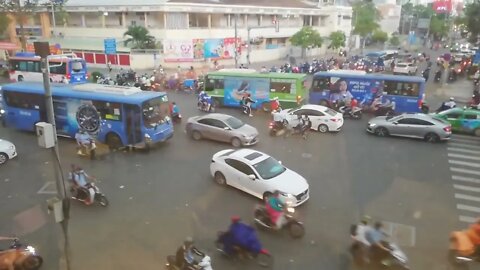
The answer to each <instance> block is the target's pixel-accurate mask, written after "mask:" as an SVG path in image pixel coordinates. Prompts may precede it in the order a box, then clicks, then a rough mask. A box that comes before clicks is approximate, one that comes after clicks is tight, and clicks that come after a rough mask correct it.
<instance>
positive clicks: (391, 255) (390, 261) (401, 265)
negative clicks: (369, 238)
mask: <svg viewBox="0 0 480 270" xmlns="http://www.w3.org/2000/svg"><path fill="white" fill-rule="evenodd" d="M382 245H383V246H385V247H386V248H388V252H385V253H384V254H383V255H382V256H380V257H377V258H369V259H370V260H368V258H366V257H367V256H365V253H368V251H367V252H365V251H362V249H364V248H369V247H362V246H361V245H360V244H359V243H357V242H354V243H353V244H352V246H351V247H350V252H351V254H352V257H353V259H354V261H355V263H356V264H358V265H361V266H363V265H370V266H374V265H375V266H377V267H380V268H382V269H405V270H407V269H410V268H409V267H408V265H407V263H408V258H407V255H405V252H403V251H402V250H401V249H400V247H398V245H396V244H395V243H390V242H387V241H383V242H382Z"/></svg>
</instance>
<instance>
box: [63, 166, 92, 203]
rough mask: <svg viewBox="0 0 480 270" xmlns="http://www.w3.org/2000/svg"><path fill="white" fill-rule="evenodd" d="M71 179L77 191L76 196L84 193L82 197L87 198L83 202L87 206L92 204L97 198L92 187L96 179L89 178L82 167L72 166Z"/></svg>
mask: <svg viewBox="0 0 480 270" xmlns="http://www.w3.org/2000/svg"><path fill="white" fill-rule="evenodd" d="M69 179H70V180H71V181H72V183H73V187H74V189H75V190H76V194H75V196H79V195H80V194H81V193H83V194H82V196H83V197H85V199H83V202H84V203H85V204H86V205H90V204H92V203H93V201H94V197H95V190H94V189H93V187H92V185H91V181H95V177H92V176H89V175H88V174H87V173H86V172H85V171H84V170H83V169H82V168H81V167H79V166H75V165H73V164H72V171H71V172H70V174H69ZM89 181H90V182H89ZM79 199H80V198H79Z"/></svg>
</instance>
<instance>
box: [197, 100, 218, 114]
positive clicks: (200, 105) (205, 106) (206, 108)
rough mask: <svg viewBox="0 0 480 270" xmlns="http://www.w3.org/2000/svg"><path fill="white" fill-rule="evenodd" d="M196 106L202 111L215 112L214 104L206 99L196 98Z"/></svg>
mask: <svg viewBox="0 0 480 270" xmlns="http://www.w3.org/2000/svg"><path fill="white" fill-rule="evenodd" d="M209 103H211V104H210V108H209V106H208V104H209ZM197 108H198V109H199V110H200V111H204V112H209V113H210V112H211V113H213V112H215V105H214V103H213V102H207V101H201V100H198V102H197Z"/></svg>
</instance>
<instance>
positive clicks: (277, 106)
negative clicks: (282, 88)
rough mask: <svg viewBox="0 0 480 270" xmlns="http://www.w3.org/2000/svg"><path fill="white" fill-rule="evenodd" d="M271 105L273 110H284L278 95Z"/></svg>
mask: <svg viewBox="0 0 480 270" xmlns="http://www.w3.org/2000/svg"><path fill="white" fill-rule="evenodd" d="M270 107H271V110H272V112H278V111H281V110H282V106H281V105H280V101H278V97H274V98H273V100H272V103H271V105H270Z"/></svg>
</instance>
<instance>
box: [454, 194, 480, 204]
mask: <svg viewBox="0 0 480 270" xmlns="http://www.w3.org/2000/svg"><path fill="white" fill-rule="evenodd" d="M455 198H456V199H461V200H468V201H475V202H480V197H476V196H470V195H465V194H460V193H455Z"/></svg>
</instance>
